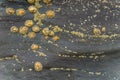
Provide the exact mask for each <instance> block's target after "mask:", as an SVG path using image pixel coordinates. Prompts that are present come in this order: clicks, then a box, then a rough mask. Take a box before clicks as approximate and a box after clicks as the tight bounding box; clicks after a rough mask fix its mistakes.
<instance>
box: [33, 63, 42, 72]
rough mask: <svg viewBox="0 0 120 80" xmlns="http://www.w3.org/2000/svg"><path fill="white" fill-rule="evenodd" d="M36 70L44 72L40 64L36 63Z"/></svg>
mask: <svg viewBox="0 0 120 80" xmlns="http://www.w3.org/2000/svg"><path fill="white" fill-rule="evenodd" d="M34 69H35V71H42V69H43V66H42V64H41V63H40V62H35V63H34Z"/></svg>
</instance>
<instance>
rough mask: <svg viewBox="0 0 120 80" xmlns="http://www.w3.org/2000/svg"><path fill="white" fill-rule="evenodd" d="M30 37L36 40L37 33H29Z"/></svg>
mask: <svg viewBox="0 0 120 80" xmlns="http://www.w3.org/2000/svg"><path fill="white" fill-rule="evenodd" d="M28 37H29V38H35V37H36V34H35V32H29V33H28Z"/></svg>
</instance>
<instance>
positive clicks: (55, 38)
mask: <svg viewBox="0 0 120 80" xmlns="http://www.w3.org/2000/svg"><path fill="white" fill-rule="evenodd" d="M59 39H60V37H59V36H54V37H53V38H52V40H53V41H58V40H59Z"/></svg>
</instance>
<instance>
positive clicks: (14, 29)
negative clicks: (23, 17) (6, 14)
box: [10, 26, 19, 33]
mask: <svg viewBox="0 0 120 80" xmlns="http://www.w3.org/2000/svg"><path fill="white" fill-rule="evenodd" d="M10 31H11V32H13V33H16V32H18V31H19V29H18V28H17V27H16V26H12V27H11V28H10Z"/></svg>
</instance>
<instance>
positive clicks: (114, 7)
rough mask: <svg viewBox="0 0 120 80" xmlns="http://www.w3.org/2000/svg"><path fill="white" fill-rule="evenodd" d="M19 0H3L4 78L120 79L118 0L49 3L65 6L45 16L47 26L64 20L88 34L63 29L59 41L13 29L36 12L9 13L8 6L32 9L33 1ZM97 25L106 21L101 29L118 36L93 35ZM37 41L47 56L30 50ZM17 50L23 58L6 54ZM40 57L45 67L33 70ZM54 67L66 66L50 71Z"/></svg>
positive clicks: (0, 50) (0, 71)
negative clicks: (103, 28) (29, 2)
mask: <svg viewBox="0 0 120 80" xmlns="http://www.w3.org/2000/svg"><path fill="white" fill-rule="evenodd" d="M15 1H16V2H8V1H7V0H1V1H0V80H31V79H32V80H61V79H62V80H120V70H119V68H120V50H119V49H120V43H119V42H120V36H119V34H120V32H119V30H120V23H119V22H120V1H119V0H105V1H108V3H102V2H101V1H103V0H74V1H73V0H61V1H58V0H53V6H52V7H51V8H50V9H56V8H61V11H60V12H59V13H57V14H56V17H55V18H53V19H46V20H45V21H44V24H45V25H44V26H48V25H50V24H52V25H59V26H61V28H63V29H65V30H69V31H80V32H82V33H84V34H86V35H88V36H86V37H79V36H75V35H72V34H68V33H64V32H61V33H58V35H59V36H60V40H59V41H58V42H55V43H54V44H52V43H50V42H48V41H46V40H44V37H43V35H42V34H41V33H39V34H38V35H37V37H36V38H34V39H28V38H23V37H22V36H21V35H19V34H13V33H11V32H10V30H9V29H10V27H11V26H12V25H17V26H22V25H23V23H24V21H25V20H27V19H32V18H33V15H31V14H30V13H29V12H27V15H25V16H23V17H17V16H8V15H7V14H6V13H5V8H6V7H14V8H16V9H17V8H25V9H27V7H28V6H29V4H28V3H27V2H26V1H19V0H15ZM46 9H47V8H43V9H42V10H41V12H44V11H45V10H46ZM99 11H100V12H99ZM106 17H107V18H106ZM94 26H97V27H98V28H100V29H101V28H102V27H103V26H105V27H106V29H107V31H106V32H105V33H102V34H105V35H109V36H110V35H112V34H117V36H115V37H112V38H106V39H102V38H95V37H89V36H90V35H91V36H92V35H93V32H92V30H93V27H94ZM32 43H37V44H39V45H40V46H42V48H40V49H39V51H41V52H44V53H45V54H46V55H47V57H40V56H38V54H37V53H34V52H33V51H31V50H30V49H29V48H30V45H31V44H32ZM56 45H59V46H56ZM13 55H17V56H18V59H19V61H20V62H19V61H16V60H15V59H10V60H9V59H4V60H1V59H3V58H7V57H12V56H13ZM35 61H40V62H41V63H42V64H43V70H42V71H41V72H35V71H34V69H33V65H34V62H35ZM50 68H64V69H63V70H62V69H59V70H55V71H51V70H50ZM68 68H72V69H76V71H74V70H70V71H69V70H67V69H68ZM29 69H33V70H32V71H30V70H29Z"/></svg>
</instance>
